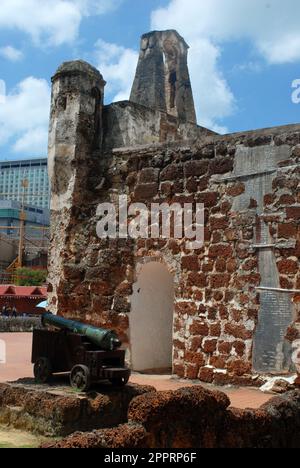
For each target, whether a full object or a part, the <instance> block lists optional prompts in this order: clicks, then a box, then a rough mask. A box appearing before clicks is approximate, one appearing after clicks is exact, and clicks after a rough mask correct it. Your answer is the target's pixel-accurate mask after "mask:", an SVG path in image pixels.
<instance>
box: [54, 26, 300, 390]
mask: <svg viewBox="0 0 300 468" xmlns="http://www.w3.org/2000/svg"><path fill="white" fill-rule="evenodd" d="M104 86H105V82H104V80H103V78H102V76H101V75H100V73H99V72H98V71H97V70H96V69H94V68H93V67H91V66H90V65H88V64H87V63H85V62H81V61H77V62H69V63H65V64H63V65H62V66H61V67H60V68H59V69H58V71H57V73H56V74H55V76H54V77H53V92H52V107H51V121H50V137H49V167H50V177H51V184H52V206H51V208H52V238H51V249H50V265H49V266H50V273H49V282H50V302H51V308H52V310H53V311H54V312H57V313H59V314H61V315H64V316H66V317H72V318H74V319H80V320H85V321H88V322H90V323H92V324H94V325H97V326H98V325H99V326H104V327H112V328H114V329H116V331H118V332H119V334H120V335H121V338H122V339H123V340H124V342H125V344H126V346H127V348H128V359H129V360H130V361H131V363H132V366H133V368H134V369H135V370H149V369H154V370H157V369H161V368H170V367H172V369H173V372H174V374H177V375H178V376H180V377H185V378H188V379H200V380H202V381H205V382H215V383H218V384H223V383H235V382H238V383H248V382H252V377H253V375H256V374H259V373H273V372H274V373H285V372H294V371H295V364H294V362H293V361H295V359H294V358H295V346H297V340H299V339H300V305H299V304H300V271H299V255H300V237H299V233H300V227H299V219H300V184H299V182H300V165H299V161H300V125H292V126H287V127H281V128H272V129H264V130H259V131H253V132H246V133H240V134H233V135H226V136H220V135H217V134H214V133H213V132H210V131H209V130H206V129H204V128H201V127H198V126H197V125H196V124H195V118H194V116H195V110H194V104H193V97H192V91H191V85H190V80H189V75H188V69H187V45H186V44H185V42H184V40H183V39H182V38H181V37H180V36H179V35H178V34H177V33H176V32H174V31H167V32H155V33H150V34H147V35H145V36H143V38H142V46H141V56H140V60H139V64H138V69H137V75H136V78H135V82H134V86H133V90H132V95H131V101H126V102H118V103H114V104H111V105H109V106H103V96H104ZM147 86H148V88H147ZM148 91H149V93H148ZM147 99H148V100H147ZM119 195H126V196H127V197H128V203H130V202H143V203H146V204H147V205H150V204H151V203H152V202H158V203H163V202H167V203H174V202H178V203H185V202H187V203H196V202H198V203H203V204H204V205H205V244H204V246H203V248H201V249H200V250H196V251H190V250H187V249H186V242H185V239H182V240H176V239H172V238H171V239H146V240H145V239H140V240H137V241H134V240H127V239H116V240H109V239H105V240H104V239H102V240H101V239H99V238H98V237H97V234H96V225H97V222H98V218H97V215H96V212H97V207H98V205H99V204H100V203H103V202H105V203H106V202H112V203H114V204H117V203H118V197H119ZM298 345H299V343H298ZM296 354H297V353H296Z"/></svg>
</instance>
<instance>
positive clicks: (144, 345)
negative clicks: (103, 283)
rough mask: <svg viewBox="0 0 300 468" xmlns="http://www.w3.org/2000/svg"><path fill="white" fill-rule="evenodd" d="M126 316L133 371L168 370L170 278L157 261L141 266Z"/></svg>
mask: <svg viewBox="0 0 300 468" xmlns="http://www.w3.org/2000/svg"><path fill="white" fill-rule="evenodd" d="M131 305H132V307H131V313H130V342H131V361H132V368H133V370H135V371H140V372H142V371H151V372H155V371H156V372H158V371H159V372H161V371H164V370H171V368H172V360H173V320H174V319H173V317H174V278H173V275H172V274H171V273H170V272H169V271H168V269H167V267H166V266H165V265H164V264H162V263H160V262H150V263H146V264H145V265H143V266H142V268H141V270H140V272H139V274H138V278H137V282H136V283H135V284H134V288H133V295H132V303H131Z"/></svg>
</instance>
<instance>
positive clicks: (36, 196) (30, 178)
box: [0, 158, 50, 208]
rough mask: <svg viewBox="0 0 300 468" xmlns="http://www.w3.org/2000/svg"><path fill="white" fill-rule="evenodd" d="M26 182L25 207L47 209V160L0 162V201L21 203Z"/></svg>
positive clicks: (48, 203)
mask: <svg viewBox="0 0 300 468" xmlns="http://www.w3.org/2000/svg"><path fill="white" fill-rule="evenodd" d="M24 181H26V183H25V185H26V189H25V199H24V202H25V204H26V205H30V206H36V207H39V208H49V205H50V201H49V199H50V197H49V178H48V167H47V158H40V159H25V160H18V161H0V199H1V200H8V201H18V202H22V199H23V196H24V195H23V194H24Z"/></svg>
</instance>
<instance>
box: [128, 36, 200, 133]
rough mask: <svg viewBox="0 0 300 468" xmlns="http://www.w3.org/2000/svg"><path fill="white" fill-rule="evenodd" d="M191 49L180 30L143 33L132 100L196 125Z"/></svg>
mask: <svg viewBox="0 0 300 468" xmlns="http://www.w3.org/2000/svg"><path fill="white" fill-rule="evenodd" d="M188 49H189V46H188V45H187V43H186V42H185V40H184V39H183V38H182V37H181V36H180V35H179V34H178V32H177V31H174V30H168V31H153V32H150V33H147V34H144V35H143V36H142V38H141V49H140V56H139V61H138V65H137V70H136V75H135V79H134V82H133V86H132V90H131V95H130V101H132V102H136V103H137V104H142V105H144V106H146V107H148V108H151V109H159V110H162V111H165V112H167V113H168V114H169V115H171V116H173V117H176V118H178V120H179V121H180V122H183V123H185V122H191V123H194V124H196V122H197V120H196V112H195V106H194V98H193V93H192V86H191V81H190V75H189V70H188V64H187V56H188Z"/></svg>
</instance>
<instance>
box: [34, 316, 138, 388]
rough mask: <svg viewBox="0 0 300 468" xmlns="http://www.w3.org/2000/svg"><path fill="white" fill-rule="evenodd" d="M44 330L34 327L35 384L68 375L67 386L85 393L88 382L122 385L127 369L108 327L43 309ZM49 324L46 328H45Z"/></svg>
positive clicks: (125, 380) (116, 337)
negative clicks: (85, 322) (91, 324)
mask: <svg viewBox="0 0 300 468" xmlns="http://www.w3.org/2000/svg"><path fill="white" fill-rule="evenodd" d="M42 324H43V326H44V329H42V330H34V332H33V343H32V359H31V360H32V364H34V376H35V380H36V382H37V383H38V384H45V383H47V382H49V381H50V380H51V377H52V376H53V374H63V373H69V374H70V383H71V386H72V387H73V388H74V389H75V390H77V391H81V392H87V391H88V390H89V388H90V387H91V385H92V384H94V383H98V382H100V381H104V380H109V381H110V382H111V383H112V385H113V386H116V387H122V386H125V385H126V384H127V383H128V381H129V377H130V369H129V368H128V367H126V365H125V351H124V350H122V349H120V348H121V346H122V343H121V341H120V340H119V338H118V336H117V334H116V333H115V332H114V331H112V330H106V329H101V328H95V327H92V326H90V325H86V324H82V323H80V322H76V321H73V320H67V319H65V318H63V317H58V316H56V315H53V314H51V313H50V312H46V313H44V314H43V315H42ZM49 327H50V328H49Z"/></svg>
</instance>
